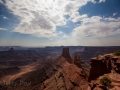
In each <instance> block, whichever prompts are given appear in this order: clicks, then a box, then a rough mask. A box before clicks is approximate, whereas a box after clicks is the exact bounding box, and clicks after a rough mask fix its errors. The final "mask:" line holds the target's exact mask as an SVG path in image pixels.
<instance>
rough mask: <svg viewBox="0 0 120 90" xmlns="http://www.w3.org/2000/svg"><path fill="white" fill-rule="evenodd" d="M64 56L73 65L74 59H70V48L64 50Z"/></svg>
mask: <svg viewBox="0 0 120 90" xmlns="http://www.w3.org/2000/svg"><path fill="white" fill-rule="evenodd" d="M62 56H63V57H64V58H66V59H67V61H68V62H69V63H72V59H71V57H70V53H69V48H68V47H64V48H63V51H62Z"/></svg>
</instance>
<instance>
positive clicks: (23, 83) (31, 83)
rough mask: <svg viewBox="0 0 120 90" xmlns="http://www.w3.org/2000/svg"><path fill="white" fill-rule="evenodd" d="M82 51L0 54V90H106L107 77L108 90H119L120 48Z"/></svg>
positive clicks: (64, 48)
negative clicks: (103, 83) (103, 79)
mask: <svg viewBox="0 0 120 90" xmlns="http://www.w3.org/2000/svg"><path fill="white" fill-rule="evenodd" d="M82 48H83V47H82ZM82 48H81V51H76V48H75V49H72V50H70V48H69V47H62V49H61V51H60V52H59V53H58V52H56V53H55V52H54V53H53V51H54V50H53V51H51V52H50V50H51V49H50V48H49V50H48V51H44V52H42V53H40V52H36V51H35V50H33V48H32V49H29V50H28V49H26V50H15V49H14V48H10V49H9V50H7V51H0V89H1V90H104V89H103V85H101V83H100V79H101V78H103V77H107V78H109V79H110V81H111V84H110V85H111V87H109V89H108V90H114V89H116V90H119V89H120V84H119V83H120V79H119V76H120V74H119V73H120V56H115V55H114V54H113V52H114V51H115V50H120V49H119V47H101V48H100V47H85V48H84V50H82ZM59 50H60V49H59ZM74 50H75V51H74ZM71 51H74V52H72V53H71ZM102 52H103V53H102ZM89 53H91V54H90V56H89V57H87V56H88V54H89ZM83 54H84V55H83ZM98 54H99V55H98ZM85 56H86V57H87V58H85ZM116 78H117V79H116Z"/></svg>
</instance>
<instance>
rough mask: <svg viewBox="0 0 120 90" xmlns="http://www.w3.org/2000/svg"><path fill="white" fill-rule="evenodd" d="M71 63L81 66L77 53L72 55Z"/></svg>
mask: <svg viewBox="0 0 120 90" xmlns="http://www.w3.org/2000/svg"><path fill="white" fill-rule="evenodd" d="M73 63H74V64H75V65H77V66H78V67H79V68H81V60H80V57H79V56H78V55H77V54H76V55H75V56H74V60H73Z"/></svg>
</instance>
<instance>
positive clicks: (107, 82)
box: [100, 77, 111, 86]
mask: <svg viewBox="0 0 120 90" xmlns="http://www.w3.org/2000/svg"><path fill="white" fill-rule="evenodd" d="M100 83H101V84H102V85H105V86H107V85H110V83H111V81H110V79H108V78H107V77H103V78H102V79H100Z"/></svg>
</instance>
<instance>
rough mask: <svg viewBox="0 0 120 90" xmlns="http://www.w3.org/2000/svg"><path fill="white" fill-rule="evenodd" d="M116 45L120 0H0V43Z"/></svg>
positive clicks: (118, 37) (119, 34) (118, 39)
mask: <svg viewBox="0 0 120 90" xmlns="http://www.w3.org/2000/svg"><path fill="white" fill-rule="evenodd" d="M61 45H62V46H78V45H81V46H119V45H120V0H0V46H37V47H38V46H61Z"/></svg>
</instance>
